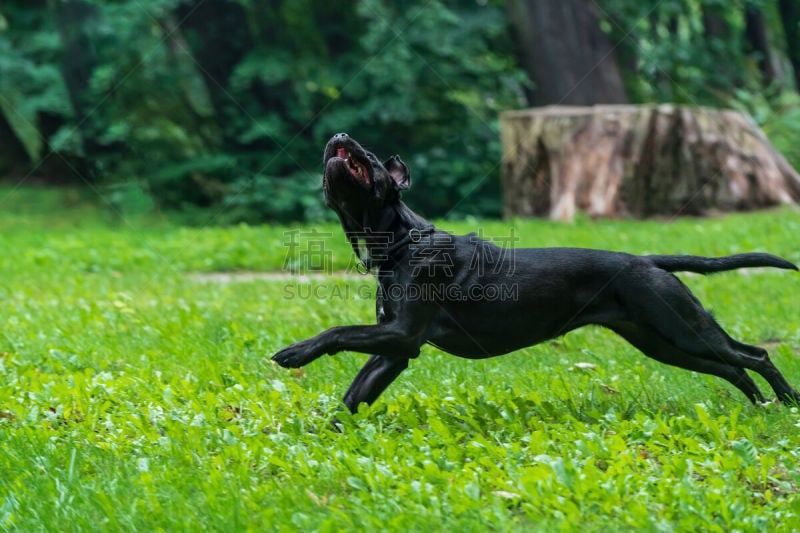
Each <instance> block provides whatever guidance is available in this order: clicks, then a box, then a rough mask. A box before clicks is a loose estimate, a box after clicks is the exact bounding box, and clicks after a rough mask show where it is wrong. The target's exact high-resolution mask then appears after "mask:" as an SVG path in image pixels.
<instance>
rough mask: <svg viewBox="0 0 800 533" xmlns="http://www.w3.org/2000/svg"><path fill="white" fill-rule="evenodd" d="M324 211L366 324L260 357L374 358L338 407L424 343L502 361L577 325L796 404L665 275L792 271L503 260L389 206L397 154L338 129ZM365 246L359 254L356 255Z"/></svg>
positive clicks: (298, 362)
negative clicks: (352, 261)
mask: <svg viewBox="0 0 800 533" xmlns="http://www.w3.org/2000/svg"><path fill="white" fill-rule="evenodd" d="M324 163H325V173H324V178H323V188H324V191H325V201H326V203H327V204H328V206H329V207H331V208H332V209H333V210H334V211H336V213H337V214H338V215H339V218H340V220H341V223H342V226H343V228H344V231H345V233H346V235H347V237H348V239H349V241H350V243H351V245H352V246H353V249H354V250H355V252H356V254H358V255H359V256H361V259H362V261H363V262H364V264H365V266H367V267H368V268H377V269H378V272H377V276H378V298H377V315H378V324H377V325H370V326H340V327H334V328H331V329H329V330H327V331H324V332H322V333H320V334H319V335H317V336H316V337H313V338H311V339H308V340H305V341H302V342H298V343H296V344H293V345H291V346H289V347H287V348H284V349H283V350H281V351H280V352H278V353H277V354H275V356H274V357H273V358H272V359H273V361H276V362H277V363H278V364H280V365H281V366H284V367H289V368H296V367H300V366H303V365H306V364H308V363H310V362H311V361H313V360H315V359H317V358H318V357H320V356H321V355H324V354H331V355H332V354H335V353H337V352H340V351H343V350H351V351H356V352H363V353H367V354H374V355H372V356H371V357H370V358H369V360H368V361H367V363H366V365H364V367H363V368H362V369H361V370H360V371H359V373H358V375H357V376H356V378H355V380H354V381H353V383H352V385H350V389H349V390H348V391H347V393H346V394H345V396H344V403H345V405H346V406H347V407H348V409H350V410H351V411H352V412H355V411H356V410H357V409H358V405H359V404H360V403H362V402H366V403H371V402H373V401H374V400H375V399H376V398H377V397H378V396H379V395H380V394H381V392H383V391H384V390H385V389H386V387H387V386H388V385H389V384H390V383H391V382H392V381H393V380H394V379H395V378H396V377H397V376H398V375H399V374H400V373H401V372H402V371H403V370H404V369H405V368H407V367H408V361H409V359H412V358H415V357H417V356H418V355H419V350H420V347H421V346H422V345H423V344H425V343H429V344H432V345H434V346H437V347H439V348H440V349H442V350H444V351H446V352H449V353H451V354H453V355H457V356H459V357H466V358H470V359H481V358H485V357H493V356H496V355H502V354H505V353H508V352H511V351H513V350H517V349H520V348H524V347H526V346H531V345H534V344H537V343H539V342H542V341H544V340H547V339H551V338H554V337H557V336H559V335H562V334H564V333H566V332H568V331H570V330H572V329H575V328H579V327H581V326H584V325H587V324H597V325H600V326H605V327H607V328H609V329H611V330H613V331H615V332H617V333H618V334H619V335H621V336H622V337H624V338H625V339H627V340H628V342H630V343H631V344H633V345H634V346H635V347H637V348H638V349H639V350H641V351H642V352H644V353H645V354H646V355H649V356H650V357H652V358H654V359H656V360H658V361H661V362H662V363H667V364H670V365H675V366H678V367H681V368H685V369H688V370H694V371H696V372H704V373H707V374H713V375H715V376H719V377H721V378H723V379H726V380H728V381H729V382H730V383H732V384H733V385H735V386H736V387H737V388H739V389H740V390H741V391H742V392H744V393H745V394H746V395H747V397H748V398H750V400H751V401H753V402H764V401H765V399H764V396H763V395H762V394H761V391H760V390H759V389H758V387H757V386H756V384H755V383H754V382H753V380H752V379H751V378H750V376H748V375H747V373H746V372H745V369H748V370H754V371H756V372H758V373H759V374H761V376H763V377H764V379H766V380H767V382H768V383H769V384H770V386H771V387H772V389H773V390H774V391H775V394H776V395H777V396H778V398H779V399H780V400H782V401H785V402H789V403H800V393H798V392H797V391H796V390H795V389H793V388H792V387H791V386H790V385H789V384H788V383H787V382H786V380H785V379H784V377H783V376H782V375H781V373H780V372H779V371H778V369H777V368H776V367H775V366H774V365H773V364H772V362H771V361H770V359H769V357H768V356H767V352H766V351H765V350H763V349H762V348H759V347H757V346H750V345H747V344H743V343H741V342H738V341H735V340H733V339H732V338H731V337H730V336H728V335H727V334H726V333H725V331H724V330H723V329H722V328H721V327H720V326H719V324H717V323H716V322H715V321H714V319H713V317H712V316H711V314H710V313H709V312H708V311H706V310H705V309H704V308H703V306H702V305H701V304H700V302H699V301H698V300H697V298H695V297H694V295H693V294H692V293H691V292H689V289H688V288H687V287H686V286H685V285H684V284H683V283H682V282H681V281H680V280H678V278H676V277H675V276H674V275H672V274H671V272H675V271H689V272H698V273H701V274H709V273H713V272H720V271H723V270H731V269H735V268H742V267H757V266H770V267H776V268H785V269H794V270H797V267H796V266H795V265H793V264H792V263H790V262H788V261H785V260H784V259H781V258H779V257H776V256H774V255H769V254H761V253H748V254H737V255H731V256H727V257H720V258H707V257H696V256H688V255H651V256H641V257H640V256H634V255H629V254H626V253H619V252H607V251H601V250H587V249H578V248H540V249H537V248H532V249H531V248H529V249H518V250H509V249H505V248H500V247H497V246H495V245H494V244H492V243H489V242H487V241H484V240H481V239H479V238H477V237H476V236H475V235H474V234H473V235H467V236H453V235H450V234H449V233H446V232H442V231H438V230H435V229H434V228H433V226H432V225H430V224H429V223H428V222H426V221H425V220H424V219H422V218H421V217H419V216H418V215H416V214H415V213H414V212H413V211H411V210H410V209H409V208H408V207H406V205H405V204H404V203H403V202H401V201H400V191H401V190H403V189H407V188H408V187H409V185H410V183H411V179H410V176H409V171H408V168H407V167H406V165H405V164H404V163H403V162H402V161H401V160H400V158H399V157H397V156H392V157H390V158H389V159H388V160H386V161H384V162H383V163H381V162H380V161H378V159H377V158H376V157H375V155H374V154H372V153H370V152H368V151H366V150H364V149H363V148H362V147H361V146H360V145H359V144H358V143H357V142H356V141H354V140H353V139H351V138H350V137H348V136H347V135H346V134H344V133H340V134H338V135H335V136H334V137H333V138H332V139H331V140H330V141H329V142H328V144H327V146H326V147H325V153H324ZM362 249H365V250H366V252H365V254H364V253H362V252H360V250H362Z"/></svg>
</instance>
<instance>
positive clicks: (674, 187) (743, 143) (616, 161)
mask: <svg viewBox="0 0 800 533" xmlns="http://www.w3.org/2000/svg"><path fill="white" fill-rule="evenodd" d="M500 123H501V136H502V143H503V196H504V199H503V203H504V214H505V216H507V217H514V216H519V217H529V216H540V217H544V216H549V217H550V218H552V219H556V220H565V221H568V220H571V219H572V218H573V216H574V215H575V212H576V211H578V210H582V211H586V212H588V214H589V215H590V216H593V217H626V216H632V217H647V216H654V215H667V216H678V215H702V214H707V213H708V212H709V211H731V210H746V209H757V208H765V207H770V206H775V205H779V204H797V202H798V201H800V175H798V173H797V172H796V171H795V170H794V169H793V168H792V167H791V165H789V163H788V162H787V161H786V159H785V158H784V157H783V156H782V155H781V154H780V153H779V152H778V151H777V150H776V149H775V148H774V147H773V146H772V145H771V144H770V142H769V140H768V139H767V138H766V136H765V135H764V133H763V132H762V131H761V130H760V129H759V128H758V126H757V125H756V124H755V122H754V121H753V120H752V119H751V118H750V117H748V116H746V115H743V114H741V113H739V112H736V111H729V110H720V109H710V108H702V107H687V106H676V105H644V106H626V105H609V106H593V107H556V106H553V107H545V108H537V109H528V110H522V111H509V112H506V113H503V114H502V115H501V118H500Z"/></svg>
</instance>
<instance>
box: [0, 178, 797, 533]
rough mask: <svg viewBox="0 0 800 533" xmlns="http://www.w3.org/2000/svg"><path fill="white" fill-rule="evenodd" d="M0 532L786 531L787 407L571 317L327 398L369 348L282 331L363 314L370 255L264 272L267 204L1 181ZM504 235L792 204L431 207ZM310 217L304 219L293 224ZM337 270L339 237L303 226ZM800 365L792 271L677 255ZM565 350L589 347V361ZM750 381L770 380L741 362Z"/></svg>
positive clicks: (766, 227)
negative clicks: (628, 213)
mask: <svg viewBox="0 0 800 533" xmlns="http://www.w3.org/2000/svg"><path fill="white" fill-rule="evenodd" d="M0 198H2V210H1V211H2V212H0V250H2V252H3V253H2V255H0V302H1V305H0V324H2V328H1V329H0V447H1V448H2V453H0V529H2V530H9V531H17V530H19V531H88V530H92V531H96V530H109V531H117V530H124V531H132V530H142V531H158V530H161V531H183V530H188V531H194V530H215V531H245V530H251V531H315V530H318V531H379V530H386V531H443V530H449V531H459V532H460V531H487V530H491V531H506V530H516V531H531V530H540V531H556V530H564V531H574V530H577V529H581V530H584V531H610V530H637V531H642V530H644V531H687V530H695V531H755V530H758V531H766V530H769V531H791V530H792V529H793V528H796V527H797V526H796V524H797V523H800V495H799V494H798V489H799V488H800V413H799V412H798V410H797V409H796V408H787V407H783V406H779V405H769V406H765V407H754V406H752V405H750V404H749V402H748V401H747V400H746V398H745V397H744V396H743V395H742V394H741V393H740V392H739V391H737V390H735V389H734V388H733V387H732V386H730V385H728V384H727V383H725V382H723V381H722V380H720V379H717V378H713V377H708V376H705V375H697V374H692V373H690V372H687V371H684V370H678V369H673V368H670V367H666V366H663V365H661V364H659V363H657V362H655V361H652V360H650V359H647V358H646V357H644V356H642V355H641V354H639V353H638V352H637V351H636V350H635V349H633V348H632V347H630V346H629V345H627V344H626V343H625V342H623V341H622V340H621V339H619V338H617V337H615V336H614V335H612V334H610V333H608V332H606V331H604V330H602V329H599V328H586V329H583V330H579V331H575V332H572V333H569V334H568V335H566V336H565V337H563V338H561V339H558V340H556V341H553V342H549V343H545V344H543V345H540V346H537V347H534V348H529V349H525V350H522V351H520V352H517V353H514V354H511V355H509V356H506V357H502V358H496V359H491V360H485V361H466V360H461V359H457V358H454V357H451V356H448V355H445V354H442V353H441V352H439V351H438V350H436V349H434V348H432V347H430V348H424V349H423V353H422V355H421V356H420V358H419V359H417V360H414V361H413V362H412V364H411V367H410V368H409V369H408V370H407V371H406V372H405V373H404V374H403V375H402V376H401V377H400V378H399V379H398V381H397V382H396V383H394V384H393V385H392V387H390V389H389V390H388V391H387V392H386V394H385V395H384V396H382V397H381V399H380V400H379V401H378V402H377V403H376V404H375V405H374V406H372V407H371V408H369V409H365V410H363V411H362V412H360V413H359V414H358V415H357V416H355V417H346V416H343V415H341V416H342V417H343V420H344V424H345V430H344V432H343V433H335V432H332V431H331V430H330V429H329V424H328V422H329V420H330V418H331V417H332V416H333V414H334V412H335V411H336V409H337V407H338V402H339V399H340V398H341V396H342V394H343V393H344V391H345V389H346V388H347V385H348V384H349V382H350V380H351V379H352V377H353V376H354V374H355V373H356V371H357V370H358V368H359V366H360V364H361V363H363V361H364V360H365V356H364V355H362V354H355V353H343V354H340V355H338V356H337V357H326V358H322V359H320V360H318V361H316V362H314V363H313V364H311V365H309V366H308V367H306V368H304V369H302V370H299V371H288V370H284V369H282V368H279V367H277V366H276V365H274V364H272V363H271V362H270V361H269V356H271V355H272V354H273V353H274V352H275V351H277V350H278V349H280V348H282V347H283V346H285V345H287V344H290V343H291V342H294V341H297V340H300V339H303V338H306V337H309V336H311V335H314V334H316V333H318V332H319V331H321V330H322V329H324V328H327V327H330V326H333V325H336V324H340V323H365V322H372V321H373V318H374V317H373V312H374V311H373V309H374V307H373V303H372V302H371V300H370V299H369V298H370V295H371V294H374V287H373V283H374V282H373V281H372V280H371V278H369V277H363V278H354V277H329V278H322V279H317V278H314V279H312V280H307V281H297V280H292V279H271V280H270V279H258V278H254V277H247V278H244V279H245V281H237V280H236V279H235V278H234V279H233V280H228V281H227V282H215V281H207V280H204V279H202V278H199V277H198V276H196V275H195V274H197V273H204V272H220V271H223V272H237V271H248V272H253V271H275V270H279V269H280V268H281V267H282V266H283V265H284V263H285V262H286V258H287V250H288V248H287V246H286V243H287V237H286V231H287V230H289V229H290V228H283V227H267V226H263V227H246V226H239V227H232V228H188V227H179V226H177V225H174V224H172V223H170V222H167V221H163V220H156V221H153V220H147V219H144V218H139V219H134V220H128V221H113V220H110V219H109V217H107V215H106V214H105V213H104V212H103V211H101V210H98V209H96V208H95V207H93V206H92V205H90V204H86V203H85V202H83V201H82V200H81V197H80V195H77V194H60V195H55V194H52V193H43V192H40V191H35V190H16V191H11V190H9V189H3V190H0ZM439 226H440V227H442V228H444V229H450V230H453V231H455V232H460V233H466V232H468V231H473V230H476V229H478V228H480V229H482V231H483V233H484V235H485V236H507V235H509V232H510V228H513V230H514V232H515V235H516V236H517V237H518V238H519V240H518V242H517V243H516V245H517V246H553V245H563V246H591V247H598V248H608V249H615V250H624V251H629V252H635V253H696V254H702V255H721V254H728V253H733V252H743V251H770V252H773V253H776V254H779V255H782V256H784V257H786V258H788V259H790V260H793V261H795V262H799V263H800V245H798V235H800V214H798V213H797V212H796V211H791V210H788V209H787V210H777V211H771V212H765V213H756V214H747V215H745V214H742V215H731V216H726V217H721V218H713V219H705V220H699V219H683V220H680V221H677V222H674V223H668V222H666V221H651V222H631V221H605V222H592V221H589V220H581V221H579V222H577V223H576V224H574V225H559V224H555V223H549V222H542V221H518V222H513V223H505V222H499V221H472V222H469V223H466V222H459V223H450V222H440V223H439ZM309 229H310V228H304V231H308V230H309ZM315 229H317V230H318V231H320V232H322V233H330V238H327V239H326V240H325V246H326V251H330V262H331V263H330V264H331V268H332V270H334V271H339V270H342V269H344V268H345V267H346V266H347V264H348V262H349V261H350V258H351V257H350V256H351V253H350V251H349V249H348V247H347V245H346V244H345V242H344V238H343V237H342V235H341V231H340V230H339V228H338V227H336V226H334V225H323V226H320V227H318V228H315ZM682 277H683V279H684V280H685V281H686V283H687V284H688V285H689V286H690V287H691V288H692V289H693V290H694V291H695V292H696V294H697V295H698V297H699V298H700V299H701V300H702V301H703V302H704V303H705V304H706V305H707V306H708V307H709V308H710V309H712V310H713V311H714V313H715V315H716V316H717V318H718V319H719V321H720V322H721V323H722V324H723V325H724V326H725V327H726V329H727V330H728V331H729V332H730V333H731V334H732V335H733V336H734V337H736V338H738V339H740V340H743V341H745V342H750V343H757V344H761V345H764V346H766V347H767V348H768V349H769V350H770V352H771V354H772V357H773V360H774V361H775V363H776V365H777V366H778V367H779V368H780V369H781V370H782V371H783V372H784V374H785V375H786V376H787V378H788V379H789V380H790V381H792V382H793V383H794V384H796V385H800V359H798V356H800V305H798V302H799V301H800V275H798V274H797V273H791V272H779V271H766V270H764V271H761V270H758V271H753V272H749V273H747V275H743V273H725V274H719V275H716V276H713V277H708V278H704V277H700V276H682ZM577 363H591V364H592V365H595V367H594V368H586V366H587V365H578V366H576V364H577ZM756 379H757V382H758V383H759V385H761V386H762V389H763V390H764V392H765V393H767V392H769V393H770V394H771V391H770V390H769V388H768V387H767V385H766V383H764V381H763V380H761V379H760V378H756Z"/></svg>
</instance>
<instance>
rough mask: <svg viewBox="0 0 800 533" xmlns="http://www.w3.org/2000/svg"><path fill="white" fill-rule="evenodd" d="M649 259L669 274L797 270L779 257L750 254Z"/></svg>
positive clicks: (656, 257)
mask: <svg viewBox="0 0 800 533" xmlns="http://www.w3.org/2000/svg"><path fill="white" fill-rule="evenodd" d="M647 259H649V260H650V261H652V262H653V264H655V265H656V266H657V267H658V268H663V269H664V270H666V271H668V272H697V273H698V274H713V273H714V272H722V271H724V270H734V269H736V268H748V267H775V268H785V269H787V270H797V266H796V265H795V264H793V263H790V262H789V261H787V260H786V259H783V258H780V257H778V256H777V255H772V254H762V253H749V254H735V255H728V256H725V257H698V256H696V255H648V256H647Z"/></svg>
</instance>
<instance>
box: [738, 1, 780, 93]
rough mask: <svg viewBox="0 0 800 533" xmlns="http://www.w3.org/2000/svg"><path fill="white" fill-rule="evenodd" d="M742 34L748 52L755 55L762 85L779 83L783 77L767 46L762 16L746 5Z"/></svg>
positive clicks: (758, 11)
mask: <svg viewBox="0 0 800 533" xmlns="http://www.w3.org/2000/svg"><path fill="white" fill-rule="evenodd" d="M744 34H745V39H746V41H747V44H748V48H749V50H750V51H752V52H755V54H756V62H757V63H758V69H759V70H760V71H761V76H762V78H763V80H764V85H765V86H767V87H769V86H770V85H772V84H773V83H775V82H778V83H781V82H782V81H783V79H782V78H783V75H782V72H781V68H780V64H779V62H778V59H777V58H776V57H775V54H773V53H772V47H771V46H770V44H769V37H768V33H767V23H766V22H765V21H764V14H763V13H762V12H761V10H760V9H758V8H757V7H755V6H752V5H747V6H746V7H745V8H744Z"/></svg>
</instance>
